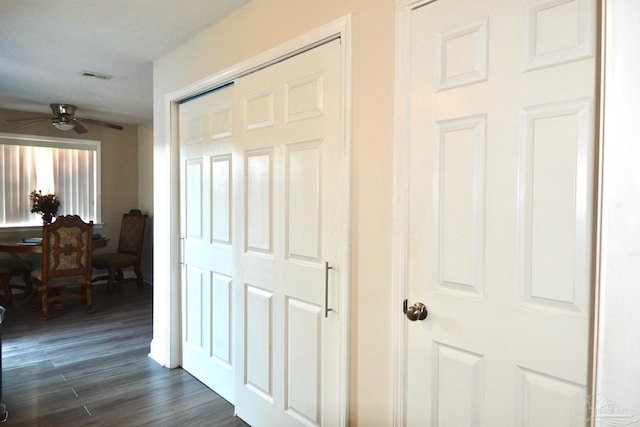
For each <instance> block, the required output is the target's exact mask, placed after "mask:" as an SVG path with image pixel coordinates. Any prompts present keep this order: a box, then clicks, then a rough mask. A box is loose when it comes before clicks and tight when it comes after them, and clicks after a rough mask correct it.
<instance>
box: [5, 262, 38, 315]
mask: <svg viewBox="0 0 640 427" xmlns="http://www.w3.org/2000/svg"><path fill="white" fill-rule="evenodd" d="M13 276H22V279H23V281H24V283H22V284H17V283H13V284H12V283H11V277H13ZM0 285H1V286H2V292H3V293H4V295H2V300H3V301H4V304H7V305H12V304H13V294H12V291H11V290H12V289H21V290H23V291H25V292H27V291H30V290H31V262H29V261H25V260H18V259H13V258H3V259H0Z"/></svg>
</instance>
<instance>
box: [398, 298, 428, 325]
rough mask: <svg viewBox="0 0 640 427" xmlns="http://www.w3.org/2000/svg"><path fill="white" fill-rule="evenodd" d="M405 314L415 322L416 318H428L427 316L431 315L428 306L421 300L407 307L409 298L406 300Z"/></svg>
mask: <svg viewBox="0 0 640 427" xmlns="http://www.w3.org/2000/svg"><path fill="white" fill-rule="evenodd" d="M404 314H406V315H407V318H408V319H409V320H411V321H412V322H415V321H416V320H424V319H426V318H427V316H429V310H427V307H426V306H425V305H424V304H423V303H421V302H417V303H415V304H413V305H412V306H411V307H407V300H405V304H404Z"/></svg>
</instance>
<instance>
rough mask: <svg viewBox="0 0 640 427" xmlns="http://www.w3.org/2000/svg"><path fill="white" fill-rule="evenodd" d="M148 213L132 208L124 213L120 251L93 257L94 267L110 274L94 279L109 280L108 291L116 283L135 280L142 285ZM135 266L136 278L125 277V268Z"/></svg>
mask: <svg viewBox="0 0 640 427" xmlns="http://www.w3.org/2000/svg"><path fill="white" fill-rule="evenodd" d="M147 218H148V216H147V215H143V214H142V212H141V211H140V210H139V209H131V210H130V211H129V212H128V213H126V214H124V215H122V224H121V226H120V239H119V240H118V251H117V252H114V253H106V254H96V255H95V256H94V257H93V268H95V269H97V270H107V271H108V275H106V276H100V277H96V278H95V279H93V281H94V282H96V281H100V280H107V291H111V290H112V289H113V287H114V286H115V285H118V286H121V285H122V284H123V283H126V282H128V281H135V282H136V283H137V285H138V287H140V286H142V281H143V277H142V271H141V269H140V258H141V256H142V246H143V242H144V228H145V224H146V222H147ZM124 268H133V271H134V272H135V274H136V277H135V279H133V278H132V279H125V278H124V273H123V269H124Z"/></svg>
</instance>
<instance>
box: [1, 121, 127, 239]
mask: <svg viewBox="0 0 640 427" xmlns="http://www.w3.org/2000/svg"><path fill="white" fill-rule="evenodd" d="M30 116H34V114H33V113H25V112H20V111H10V110H1V109H0V132H5V133H20V134H30V135H42V136H54V137H58V138H78V139H92V140H99V141H101V156H102V163H101V181H102V221H103V223H104V226H103V228H102V229H98V228H97V229H96V232H99V233H101V234H103V235H104V236H107V237H109V238H111V241H110V242H109V246H108V248H107V249H102V251H105V250H109V249H115V248H116V247H117V244H118V235H119V233H120V223H121V221H122V214H123V213H124V212H127V211H128V210H129V209H131V208H133V207H136V206H137V205H138V127H137V126H135V125H124V130H123V131H117V130H113V129H107V128H102V127H98V126H89V125H87V128H89V127H90V129H89V132H88V133H86V134H82V135H78V134H76V133H75V132H73V131H68V132H62V131H59V130H57V129H55V128H54V127H53V126H51V125H50V124H48V123H47V122H44V123H41V124H38V125H34V126H29V127H27V128H23V129H19V130H15V129H14V128H15V127H16V126H17V125H16V124H15V123H9V122H7V121H6V119H11V118H21V117H30ZM63 203H64V201H63ZM23 234H24V233H20V234H19V236H20V237H21V236H23ZM14 236H16V234H15V233H10V232H5V231H2V233H1V237H2V238H12V237H14Z"/></svg>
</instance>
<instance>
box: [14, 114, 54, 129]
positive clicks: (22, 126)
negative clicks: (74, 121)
mask: <svg viewBox="0 0 640 427" xmlns="http://www.w3.org/2000/svg"><path fill="white" fill-rule="evenodd" d="M50 119H51V117H44V118H42V119H40V120H36V121H35V122H31V123H25V124H22V125H20V126H16V127H15V128H14V129H15V130H18V129H22V128H26V127H28V126H31V125H36V124H38V123H42V122H46V121H48V120H50Z"/></svg>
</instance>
